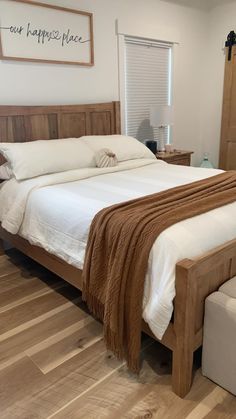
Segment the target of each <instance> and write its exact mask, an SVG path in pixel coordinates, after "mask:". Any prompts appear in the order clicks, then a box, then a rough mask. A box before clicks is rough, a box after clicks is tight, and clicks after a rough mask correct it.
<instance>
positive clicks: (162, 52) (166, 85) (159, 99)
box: [125, 37, 172, 143]
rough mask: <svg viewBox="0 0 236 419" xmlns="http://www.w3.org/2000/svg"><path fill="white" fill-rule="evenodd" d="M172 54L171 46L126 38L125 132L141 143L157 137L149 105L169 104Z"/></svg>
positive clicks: (167, 139)
mask: <svg viewBox="0 0 236 419" xmlns="http://www.w3.org/2000/svg"><path fill="white" fill-rule="evenodd" d="M171 54H172V45H171V44H167V43H160V42H153V41H146V40H141V39H137V38H131V37H125V131H126V134H127V135H131V136H133V137H135V138H137V139H138V140H140V141H144V140H146V139H156V140H157V139H158V136H159V132H158V128H153V127H151V126H150V119H149V118H150V106H151V105H170V104H171V68H172V65H171ZM169 136H170V129H169V128H166V130H165V142H166V143H168V142H169Z"/></svg>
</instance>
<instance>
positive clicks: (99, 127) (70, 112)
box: [0, 102, 121, 164]
mask: <svg viewBox="0 0 236 419" xmlns="http://www.w3.org/2000/svg"><path fill="white" fill-rule="evenodd" d="M120 126H121V125H120V102H108V103H96V104H89V105H63V106H0V142H26V141H34V140H51V139H55V138H70V137H82V136H83V135H109V134H120ZM2 162H3V159H2V157H1V156H0V164H1V163H2Z"/></svg>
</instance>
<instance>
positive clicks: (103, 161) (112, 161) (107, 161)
mask: <svg viewBox="0 0 236 419" xmlns="http://www.w3.org/2000/svg"><path fill="white" fill-rule="evenodd" d="M95 161H96V166H97V167H113V166H117V164H118V161H117V157H116V155H115V153H113V151H111V150H109V148H101V149H100V150H98V151H97V153H96V154H95Z"/></svg>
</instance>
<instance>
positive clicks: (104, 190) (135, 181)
mask: <svg viewBox="0 0 236 419" xmlns="http://www.w3.org/2000/svg"><path fill="white" fill-rule="evenodd" d="M218 173H220V171H219V170H213V169H200V168H193V167H184V166H175V165H169V164H166V163H164V162H161V161H158V160H157V161H156V160H144V159H142V160H133V161H128V162H123V163H120V164H119V165H118V166H117V167H115V168H106V169H96V168H92V169H79V170H73V171H69V172H64V173H58V174H53V175H47V176H41V177H38V178H35V179H30V180H26V181H22V182H17V181H16V180H15V179H11V180H10V181H7V182H6V183H4V184H3V185H2V186H1V188H0V220H1V222H2V226H3V227H4V228H5V229H6V230H8V231H9V232H11V233H13V234H16V233H18V234H20V235H21V236H23V237H25V238H26V239H27V240H29V241H30V242H31V243H33V244H37V245H39V246H42V247H44V248H45V249H46V250H47V251H49V252H51V253H53V254H56V255H58V256H59V257H61V258H62V259H64V260H66V261H67V262H68V263H71V264H72V265H74V266H76V267H78V268H80V269H81V268H82V267H83V260H84V254H85V248H86V243H87V237H88V232H89V227H90V224H91V221H92V219H93V217H94V215H95V214H96V213H97V212H98V211H99V210H100V209H102V208H104V207H107V206H109V205H111V204H113V203H118V202H121V201H127V200H129V199H132V198H135V197H140V196H143V195H148V194H151V193H154V192H158V191H161V190H165V189H168V188H171V187H174V186H178V185H183V184H186V183H190V182H193V181H196V180H199V179H202V178H206V177H210V176H213V175H216V174H218ZM235 237H236V203H234V204H230V205H227V206H224V207H221V208H218V209H216V210H213V211H210V212H208V213H206V214H202V215H200V216H197V217H194V218H191V219H188V220H185V221H182V222H180V223H178V224H176V225H174V226H172V227H170V228H168V229H167V230H165V231H164V232H163V233H162V234H161V235H160V236H159V237H158V238H157V240H156V241H155V243H154V245H153V248H152V251H151V253H150V256H149V264H148V271H147V274H146V280H145V292H144V300H143V318H144V320H145V321H146V322H147V323H148V325H149V327H150V328H151V330H152V331H153V333H154V335H155V336H156V337H157V338H159V339H161V338H162V336H163V334H164V332H165V330H166V328H167V326H168V324H169V321H170V319H171V315H172V311H173V298H174V296H175V265H176V263H177V262H178V261H179V260H181V259H184V258H192V257H196V256H199V255H201V254H202V253H203V252H206V251H208V250H209V249H212V248H214V247H216V246H218V245H220V244H223V243H224V242H226V241H228V240H232V239H233V238H235Z"/></svg>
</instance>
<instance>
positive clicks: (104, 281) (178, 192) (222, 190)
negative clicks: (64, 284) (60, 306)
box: [83, 171, 236, 372]
mask: <svg viewBox="0 0 236 419" xmlns="http://www.w3.org/2000/svg"><path fill="white" fill-rule="evenodd" d="M233 201H236V171H230V172H225V173H222V174H219V175H216V176H213V177H210V178H208V179H204V180H200V181H197V182H194V183H190V184H187V185H183V186H179V187H175V188H172V189H169V190H166V191H163V192H159V193H155V194H153V195H148V196H145V197H142V198H138V199H134V200H130V201H128V202H122V203H120V204H118V205H113V206H110V207H108V208H105V209H103V210H101V211H100V212H99V213H98V214H97V215H96V216H95V217H94V219H93V222H92V224H91V227H90V233H89V239H88V245H87V249H86V256H85V263H84V269H83V298H84V300H85V301H86V302H87V305H88V307H89V309H90V310H91V312H92V313H93V314H94V316H95V317H97V318H98V319H100V320H102V321H103V323H104V337H105V342H106V345H107V348H108V349H110V350H112V351H113V352H114V353H115V354H116V356H117V357H118V358H126V360H127V364H128V367H129V368H130V369H131V370H132V371H133V372H138V371H139V368H140V365H139V352H140V345H141V327H142V301H143V292H144V280H145V274H146V271H147V265H148V257H149V253H150V250H151V248H152V246H153V243H154V241H155V240H156V238H157V237H158V235H159V234H160V233H161V232H162V231H163V230H165V229H166V228H168V227H170V226H172V225H173V224H176V223H178V222H179V221H182V220H185V219H187V218H190V217H194V216H196V215H199V214H202V213H205V212H207V211H210V210H212V209H215V208H217V207H220V206H223V205H225V204H229V203H232V202H233Z"/></svg>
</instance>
